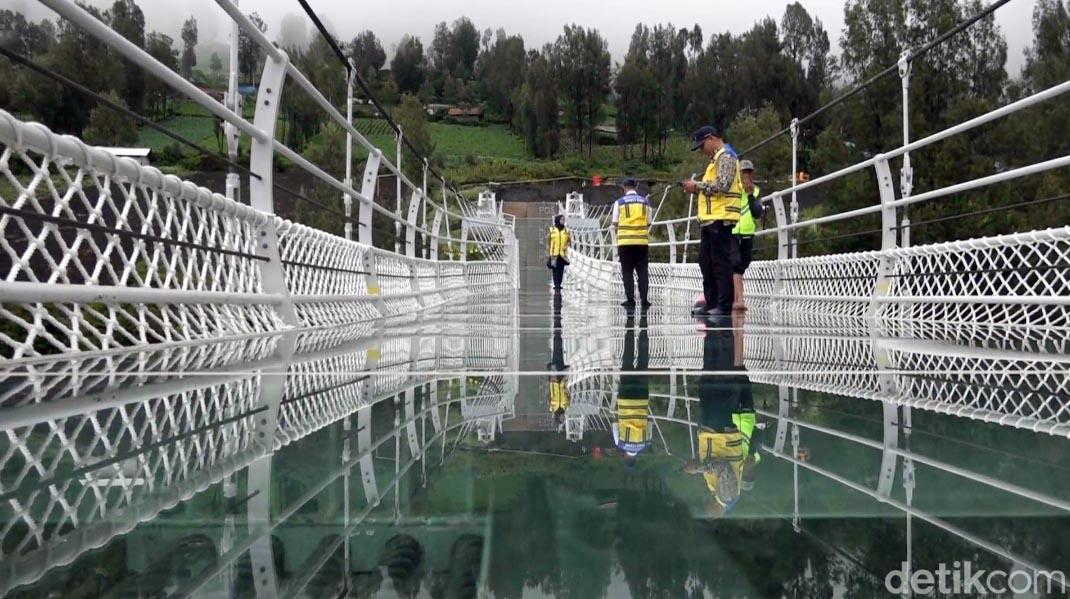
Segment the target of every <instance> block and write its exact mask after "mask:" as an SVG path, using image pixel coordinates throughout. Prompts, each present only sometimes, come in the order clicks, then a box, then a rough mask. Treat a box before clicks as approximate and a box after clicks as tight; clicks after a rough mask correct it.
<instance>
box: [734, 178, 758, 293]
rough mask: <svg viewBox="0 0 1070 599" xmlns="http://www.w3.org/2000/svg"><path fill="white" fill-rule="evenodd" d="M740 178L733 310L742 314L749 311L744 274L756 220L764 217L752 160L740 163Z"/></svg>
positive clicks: (751, 248)
mask: <svg viewBox="0 0 1070 599" xmlns="http://www.w3.org/2000/svg"><path fill="white" fill-rule="evenodd" d="M739 177H740V180H741V181H742V183H743V197H742V198H741V199H740V201H739V210H740V214H739V224H737V225H736V228H735V229H732V234H733V235H735V236H736V240H737V242H738V243H739V264H738V265H737V267H736V269H735V273H734V274H733V275H732V287H733V289H734V291H735V296H734V297H733V299H732V309H733V310H736V311H740V312H742V311H745V310H746V309H747V304H746V303H745V302H744V301H743V273H745V272H747V267H748V266H750V262H751V256H752V255H753V254H754V232H755V231H756V230H757V229H758V225H757V223H756V221H755V220H754V219H756V218H761V217H762V199H761V195H762V189H761V188H760V187H758V186H757V185H755V184H754V163H753V162H751V161H750V160H742V161H740V163H739Z"/></svg>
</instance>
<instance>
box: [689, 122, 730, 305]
mask: <svg viewBox="0 0 1070 599" xmlns="http://www.w3.org/2000/svg"><path fill="white" fill-rule="evenodd" d="M697 150H702V153H703V154H705V155H707V156H709V157H710V163H709V164H708V165H707V166H706V172H705V173H704V174H703V175H702V180H701V181H694V180H690V181H684V182H683V183H681V185H682V186H683V188H684V190H685V191H687V192H688V193H692V194H698V197H697V198H696V199H697V202H696V204H697V216H698V221H699V226H700V230H701V240H700V242H699V252H698V260H699V268H701V269H702V292H703V295H704V296H705V299H706V305H705V306H704V307H701V308H698V310H697V311H696V314H697V315H699V316H712V317H724V316H728V315H730V314H731V313H732V299H733V296H734V291H735V290H734V288H733V286H732V273H733V271H734V270H735V269H736V264H738V262H739V242H738V240H737V239H736V236H735V235H733V234H732V229H734V228H735V227H736V225H737V224H738V223H739V216H740V207H739V203H740V198H742V197H743V183H742V180H741V179H740V173H739V160H738V159H737V158H736V153H735V151H734V150H732V147H731V146H729V145H728V144H726V143H725V142H724V140H723V139H722V138H721V135H720V133H718V132H717V129H716V128H715V127H713V126H712V125H705V126H703V127H699V128H698V130H696V131H695V133H694V144H693V145H692V147H691V151H692V152H694V151H697Z"/></svg>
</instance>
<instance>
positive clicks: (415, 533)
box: [0, 268, 1070, 597]
mask: <svg viewBox="0 0 1070 599" xmlns="http://www.w3.org/2000/svg"><path fill="white" fill-rule="evenodd" d="M525 277H531V278H533V280H534V279H538V278H540V277H545V271H542V272H537V271H535V270H534V268H527V269H526V270H525ZM525 287H526V288H525V290H523V291H521V293H520V294H519V297H517V296H502V297H495V298H491V299H488V300H486V301H482V302H479V303H472V304H468V305H464V306H458V307H452V308H442V309H438V310H434V311H429V312H426V313H422V314H418V315H412V316H406V317H400V318H395V319H392V320H390V321H386V322H381V323H377V324H370V325H364V326H358V327H353V328H350V329H346V328H340V329H329V330H317V331H305V332H301V333H292V334H286V335H277V336H259V337H251V338H249V339H246V340H238V341H234V340H229V341H226V342H220V343H215V344H211V343H209V344H191V345H188V346H183V347H177V348H171V349H168V350H165V351H134V352H126V353H112V354H100V355H96V356H89V357H80V358H78V359H77V360H66V361H63V362H41V363H34V362H32V361H30V362H28V363H24V364H22V365H20V366H18V367H17V368H16V367H12V369H11V370H9V371H8V372H7V373H5V375H6V376H5V379H4V380H5V382H4V385H3V388H2V389H0V401H2V404H0V406H2V407H0V410H2V411H0V428H2V429H3V432H4V436H3V437H2V440H0V460H2V462H0V479H2V483H3V490H2V497H0V499H2V501H0V506H2V507H0V534H2V538H0V540H2V543H3V545H2V558H3V559H2V566H0V594H4V595H6V596H10V597H45V596H52V597H95V596H113V597H127V596H129V597H134V596H138V597H156V596H186V595H195V596H219V597H224V596H242V597H244V596H307V597H329V596H330V597H334V596H344V595H348V596H353V597H393V596H423V597H474V596H478V595H483V596H493V597H540V596H571V597H623V596H674V597H680V596H748V597H749V596H761V597H768V596H797V597H817V596H844V597H859V596H884V595H887V594H888V590H887V589H888V587H887V583H888V581H889V580H890V581H891V582H893V583H894V582H896V581H897V580H898V579H897V578H895V577H894V573H895V572H898V571H905V573H906V576H908V577H909V576H910V575H911V573H912V572H917V571H919V570H930V571H933V572H935V571H937V569H938V568H939V567H940V566H939V564H941V563H944V564H946V567H947V568H953V564H954V563H955V562H959V563H965V562H970V564H971V566H970V567H972V568H973V569H974V570H977V569H983V570H986V571H997V570H998V571H1004V572H1006V573H1008V574H1013V573H1015V572H1024V573H1028V575H1029V576H1036V575H1038V574H1037V573H1041V574H1040V576H1043V574H1042V573H1044V572H1054V571H1058V570H1063V569H1065V568H1066V566H1067V563H1066V562H1067V555H1070V552H1068V547H1067V541H1066V539H1067V535H1066V532H1067V530H1068V528H1067V525H1068V520H1067V510H1068V508H1070V497H1068V494H1070V493H1068V489H1070V467H1068V466H1067V465H1066V460H1065V459H1064V457H1065V455H1066V453H1065V452H1066V440H1065V437H1066V434H1067V428H1066V424H1065V423H1066V414H1065V410H1066V393H1067V387H1066V380H1065V371H1062V372H1059V371H1058V368H1060V366H1059V364H1055V365H1054V366H1052V365H1047V366H1046V367H1045V370H1044V371H1040V370H1039V369H1037V368H1036V367H1037V366H1038V363H1036V362H1029V359H1028V358H1029V356H1026V355H1023V354H1022V353H1021V352H1019V353H1018V354H1014V355H1013V356H1012V357H1013V358H1014V359H1008V360H1007V361H1005V362H1004V363H996V362H987V363H986V364H988V366H984V367H982V366H981V363H979V362H977V363H972V364H967V363H965V362H964V363H963V364H960V365H959V368H958V370H955V369H954V368H951V367H942V368H943V370H941V371H936V370H932V369H930V370H921V369H919V370H918V371H916V372H896V373H891V372H886V371H882V370H880V369H879V368H871V367H868V366H867V362H866V360H865V359H864V358H861V357H860V356H863V355H865V347H866V344H867V343H871V342H872V339H871V338H870V337H869V336H868V335H867V334H866V333H865V332H864V331H854V330H851V329H850V323H843V322H840V323H838V325H837V326H839V328H833V327H832V325H831V324H830V325H829V326H828V327H821V326H818V325H817V324H812V325H811V326H803V325H780V326H773V325H771V324H769V322H767V321H766V320H763V318H764V317H763V315H762V314H761V313H760V312H754V313H752V314H749V315H748V316H747V317H746V318H745V319H744V318H737V319H736V320H734V321H733V322H732V323H730V324H729V323H726V326H724V327H711V326H704V325H700V324H698V323H696V322H695V321H693V320H691V319H690V318H689V317H688V316H687V315H686V314H682V313H681V312H682V311H681V309H680V308H679V307H675V308H669V307H655V308H654V309H652V310H651V311H650V312H649V313H646V314H640V315H632V316H629V315H627V314H625V313H624V312H623V311H622V310H621V309H620V308H619V307H617V306H616V305H615V304H614V303H611V302H610V301H609V300H608V299H605V300H601V301H595V300H593V299H592V298H585V297H581V296H577V295H570V294H568V293H566V294H565V296H564V297H561V296H557V297H554V296H551V295H550V294H549V293H548V292H545V291H542V290H541V288H534V287H527V286H525ZM776 344H782V345H784V346H786V347H787V348H788V350H787V353H784V351H783V350H781V351H780V353H777V352H774V351H772V346H773V345H776ZM930 345H932V347H928V346H925V347H921V348H920V349H918V348H916V350H917V351H921V352H929V353H932V354H938V353H940V351H941V349H940V347H939V346H938V345H939V344H930ZM808 346H812V347H811V349H810V350H809V351H808V350H806V349H805V348H806V347H808ZM814 348H816V350H815V349H814ZM829 348H832V349H831V350H830V349H829ZM940 363H941V362H939V361H933V362H932V364H940ZM1000 368H1003V369H1009V370H1015V369H1017V370H1020V371H1022V373H1021V374H1015V375H1012V376H1010V377H1005V378H1000V379H998V381H1006V380H1016V381H1018V384H1016V385H1013V386H1009V387H1008V385H1007V384H1006V383H1005V382H1003V383H1000V382H998V381H997V379H993V378H991V377H992V376H993V372H995V371H997V370H998V369H1000ZM1030 368H1033V369H1034V371H1033V372H1029V369H1030ZM888 384H891V385H892V386H893V387H894V389H895V391H894V392H890V393H889V394H888V395H887V396H886V397H885V398H883V399H882V397H881V394H882V393H884V392H887V389H883V390H882V385H888ZM925 393H932V395H930V396H926V395H924V394H925ZM993 398H1002V399H995V400H994V399H993ZM982 404H984V405H982ZM1023 406H1025V407H1023ZM1026 412H1029V413H1028V414H1027V413H1026ZM960 569H961V568H960ZM889 575H893V577H892V578H889ZM1020 576H1021V575H1020ZM948 580H949V581H950V580H951V579H950V578H949V579H948ZM1041 581H1042V582H1044V584H1047V582H1046V580H1045V579H1044V578H1041ZM949 584H950V583H949ZM1045 588H1046V587H1045ZM1058 589H1059V587H1058V586H1056V587H1055V590H1056V591H1058ZM1059 592H1061V591H1059Z"/></svg>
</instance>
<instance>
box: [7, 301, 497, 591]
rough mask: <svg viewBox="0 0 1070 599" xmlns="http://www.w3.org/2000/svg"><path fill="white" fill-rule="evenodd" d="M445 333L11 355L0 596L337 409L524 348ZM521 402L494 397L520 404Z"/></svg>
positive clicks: (350, 332)
mask: <svg viewBox="0 0 1070 599" xmlns="http://www.w3.org/2000/svg"><path fill="white" fill-rule="evenodd" d="M474 320H475V321H476V322H479V320H480V319H479V318H478V317H476V318H475V319H474ZM436 328H437V327H433V326H426V325H424V326H417V327H415V328H411V327H400V332H396V331H395V330H393V329H391V330H389V331H384V330H380V331H370V330H369V329H368V327H367V326H365V325H355V326H349V327H339V328H327V329H319V330H309V331H300V332H289V333H284V334H272V335H264V336H257V337H252V338H247V339H242V340H223V341H216V342H203V343H196V344H189V345H185V346H167V347H162V348H141V349H132V350H124V351H114V352H110V353H107V354H101V355H82V356H61V357H56V358H52V359H38V360H36V361H33V362H26V361H23V362H8V363H7V364H6V365H4V366H3V370H2V371H0V376H2V377H3V378H4V380H5V387H4V389H3V392H2V394H0V564H3V566H2V567H0V593H4V592H7V591H9V590H10V589H12V588H13V587H15V586H18V585H21V584H26V583H29V582H32V581H34V580H37V579H39V578H40V577H41V576H42V575H44V573H45V572H46V571H47V570H48V569H50V568H53V567H56V566H60V565H64V564H69V563H71V562H72V561H73V560H74V559H75V558H77V557H78V556H79V555H81V554H82V553H84V552H85V551H87V550H89V549H93V548H97V547H101V546H103V545H104V544H105V543H106V542H108V541H109V540H110V539H112V538H114V537H115V536H116V535H119V534H124V533H127V532H129V531H130V530H132V529H133V528H134V527H136V526H137V525H138V524H139V523H141V522H144V521H147V520H150V519H153V518H155V517H157V515H159V514H160V512H161V511H163V510H165V509H168V508H171V507H173V506H175V505H176V504H178V503H179V502H181V501H185V500H186V499H189V498H190V497H191V496H192V495H194V494H195V493H197V492H200V491H202V490H204V489H206V488H208V487H209V486H211V485H213V484H216V483H218V482H219V481H220V480H222V479H223V478H225V477H227V476H229V475H231V474H232V473H234V472H236V471H238V470H239V469H241V468H243V467H246V466H248V465H249V464H251V463H253V462H254V461H255V460H258V459H260V458H262V457H264V456H266V455H270V453H271V452H273V451H275V450H278V449H280V448H282V447H284V446H286V445H288V444H290V443H292V442H294V441H296V440H298V439H301V438H304V437H306V436H308V435H310V434H312V433H314V432H315V431H317V430H320V429H322V428H323V427H325V426H328V425H330V424H332V423H337V422H338V421H339V419H342V418H345V417H347V416H350V415H352V414H356V413H357V412H359V411H361V410H365V409H368V408H369V407H370V406H371V405H373V404H375V403H377V402H379V401H380V400H383V399H386V398H390V397H395V396H399V395H402V394H406V393H411V391H412V390H413V389H416V388H418V387H423V386H425V385H429V384H430V385H436V384H437V382H438V381H450V380H453V379H456V377H457V376H459V375H460V371H458V370H451V368H450V367H451V365H455V364H463V363H464V362H465V361H466V359H468V357H469V356H478V357H479V360H480V366H481V367H482V368H483V369H484V370H490V369H494V368H497V369H499V370H501V369H503V368H505V367H507V366H508V365H510V364H511V363H512V356H513V355H514V354H515V353H516V351H517V348H516V341H517V338H516V337H515V336H514V335H513V334H512V333H511V332H510V331H505V330H502V329H501V328H500V327H487V328H486V329H483V330H480V333H479V335H478V336H476V335H473V334H472V332H471V331H466V330H458V331H455V332H453V333H441V332H438V331H437V330H436ZM384 335H390V336H384ZM393 335H397V336H393ZM487 380H488V381H492V383H491V384H484V385H483V387H482V388H481V395H487V394H491V393H498V394H499V395H502V394H515V392H516V385H515V384H512V385H508V384H505V383H504V382H503V381H505V378H503V377H502V376H500V375H499V376H493V377H490V378H488V379H487ZM484 399H486V398H484ZM487 401H489V400H487ZM512 401H513V398H512V397H511V396H509V397H506V396H504V395H502V396H501V397H496V398H495V399H494V400H493V402H491V403H492V404H493V406H495V408H496V409H495V411H496V412H500V411H505V412H509V411H511V407H510V406H511V405H512V403H511V402H512ZM484 403H486V402H484ZM488 405H490V404H488ZM483 412H485V413H481V415H482V417H494V415H495V414H493V413H491V412H487V411H486V410H484V411H483ZM264 492H266V491H264ZM376 501H377V499H376Z"/></svg>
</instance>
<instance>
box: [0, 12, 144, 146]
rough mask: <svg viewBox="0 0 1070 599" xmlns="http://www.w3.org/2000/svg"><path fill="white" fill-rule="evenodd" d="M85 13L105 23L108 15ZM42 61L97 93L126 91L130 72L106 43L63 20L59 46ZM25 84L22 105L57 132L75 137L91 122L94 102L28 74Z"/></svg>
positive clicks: (51, 82)
mask: <svg viewBox="0 0 1070 599" xmlns="http://www.w3.org/2000/svg"><path fill="white" fill-rule="evenodd" d="M85 10H86V11H87V12H89V14H91V15H92V16H93V17H94V18H96V19H97V20H99V21H101V22H104V20H105V19H104V15H103V14H102V13H101V12H100V10H99V9H97V8H95V7H92V6H87V7H85ZM41 62H42V63H43V64H44V65H45V66H47V67H48V68H51V69H52V70H54V71H56V72H58V73H60V74H61V75H64V76H66V77H68V78H70V79H73V80H75V81H78V82H79V83H81V84H82V85H84V86H86V87H87V88H89V89H91V90H93V91H95V92H100V93H107V92H109V91H112V90H121V89H124V86H125V83H124V82H125V77H126V73H125V71H124V69H123V65H122V63H121V62H120V61H119V59H118V58H117V56H116V54H115V53H114V52H112V51H110V49H109V48H108V46H107V45H105V44H104V43H103V42H100V41H98V40H97V39H96V38H94V37H93V36H91V35H89V34H88V33H86V32H85V30H84V29H82V28H81V27H78V26H76V25H73V24H71V23H70V22H69V21H60V24H59V35H58V37H57V39H56V43H54V44H52V45H51V47H50V48H49V49H48V52H47V54H45V55H44V56H43V57H42V58H41ZM23 81H24V84H20V85H18V86H17V88H16V89H18V90H19V93H20V96H21V100H20V103H21V104H22V105H23V106H25V107H26V108H27V109H29V110H30V111H31V112H32V113H33V115H34V117H35V118H37V119H39V120H41V121H42V122H43V123H45V124H46V125H48V126H49V127H50V128H51V129H53V130H54V131H61V132H68V133H73V134H75V135H78V134H80V133H81V132H82V129H84V128H85V126H86V124H87V123H88V122H89V113H90V111H91V110H92V109H93V107H94V106H95V102H94V101H93V100H91V99H89V98H86V97H85V96H83V95H82V94H80V93H78V92H75V91H74V90H71V89H69V88H67V87H66V86H62V85H59V84H58V83H55V82H53V81H51V80H48V79H44V78H42V77H37V76H36V75H34V76H33V77H30V76H29V74H27V78H26V79H24V80H23ZM5 83H6V81H5Z"/></svg>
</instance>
